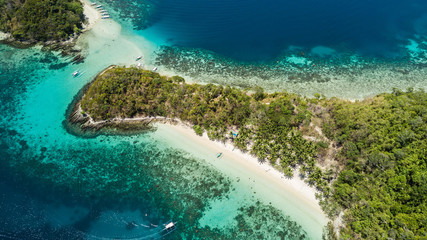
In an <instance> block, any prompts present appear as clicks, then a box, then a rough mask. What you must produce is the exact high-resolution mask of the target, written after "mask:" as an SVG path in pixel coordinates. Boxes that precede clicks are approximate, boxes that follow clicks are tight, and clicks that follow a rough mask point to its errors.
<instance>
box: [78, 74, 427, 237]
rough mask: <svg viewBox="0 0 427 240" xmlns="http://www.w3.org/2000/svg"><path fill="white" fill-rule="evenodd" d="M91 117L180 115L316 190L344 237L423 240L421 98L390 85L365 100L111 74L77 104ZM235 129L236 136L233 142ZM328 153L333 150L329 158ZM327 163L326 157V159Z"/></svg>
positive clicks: (426, 184)
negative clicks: (297, 176) (338, 219)
mask: <svg viewBox="0 0 427 240" xmlns="http://www.w3.org/2000/svg"><path fill="white" fill-rule="evenodd" d="M81 107H82V109H83V111H84V114H89V115H90V116H91V117H92V118H93V119H94V120H97V121H99V120H106V119H113V118H125V117H136V116H139V117H141V116H165V117H170V118H179V119H181V120H183V121H186V122H189V123H191V124H193V125H194V130H195V132H196V133H197V134H202V133H203V132H204V131H206V132H207V134H208V136H209V138H211V139H217V140H225V139H233V144H234V145H235V146H236V147H238V148H240V149H241V150H243V151H248V152H250V153H251V154H253V155H255V156H257V157H258V158H259V159H260V160H261V161H269V162H270V163H271V164H273V165H274V166H275V167H278V168H279V169H281V170H282V171H283V172H284V173H285V174H286V175H288V176H292V174H293V171H294V169H295V168H297V167H299V172H300V174H301V175H302V176H304V177H305V178H306V180H307V182H308V183H309V184H313V185H315V186H316V187H317V188H318V189H319V191H320V192H321V195H322V196H321V198H322V206H323V207H324V210H325V212H326V213H328V214H329V215H330V216H331V217H332V218H334V217H336V216H337V214H338V213H339V212H343V213H344V216H343V223H344V225H343V227H342V229H341V232H340V234H341V236H340V237H341V238H342V239H427V231H426V230H427V229H426V226H427V94H426V93H425V92H424V91H423V90H419V91H414V90H412V89H408V91H407V92H402V91H399V90H397V89H394V90H393V92H392V93H385V94H381V95H378V96H375V97H373V98H369V99H366V100H363V101H356V102H350V101H346V100H340V99H336V98H333V99H321V98H320V96H318V97H317V98H313V99H310V98H305V97H302V96H299V95H296V94H291V93H286V92H282V93H272V94H268V93H265V92H263V91H262V89H261V88H255V89H251V90H250V91H246V90H241V89H236V88H232V87H229V86H226V87H223V86H218V85H213V84H208V85H199V84H186V83H185V82H184V80H183V79H182V78H180V77H172V78H167V77H164V76H160V75H159V74H157V73H153V72H150V71H144V70H140V69H137V68H113V69H110V70H107V71H106V72H105V73H103V74H101V75H100V76H99V77H97V79H95V80H94V82H93V83H92V84H91V85H90V86H89V88H88V90H87V91H86V94H85V95H84V97H83V98H82V100H81ZM231 131H234V132H236V133H238V135H237V136H233V134H231ZM327 152H334V154H326V153H327ZM324 158H331V159H329V160H328V161H329V162H327V161H325V160H324Z"/></svg>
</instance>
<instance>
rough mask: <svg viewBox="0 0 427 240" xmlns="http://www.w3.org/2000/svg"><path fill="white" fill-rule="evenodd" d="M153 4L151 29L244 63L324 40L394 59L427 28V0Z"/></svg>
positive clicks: (166, 1)
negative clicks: (292, 47)
mask: <svg viewBox="0 0 427 240" xmlns="http://www.w3.org/2000/svg"><path fill="white" fill-rule="evenodd" d="M118 2H124V0H122V1H118ZM151 4H152V5H153V9H154V11H152V14H150V18H149V19H150V22H151V24H152V25H151V27H149V28H147V29H146V31H148V32H152V33H154V35H156V37H158V38H159V39H163V40H167V41H168V43H169V44H172V45H178V46H181V47H190V48H202V49H207V50H210V51H213V52H216V53H219V54H221V55H224V56H227V57H231V58H233V59H236V60H243V61H254V60H255V61H266V60H271V59H274V58H276V57H278V56H279V55H280V54H281V53H282V52H283V51H286V50H287V49H289V47H291V46H297V47H302V48H303V49H311V48H314V47H316V46H325V47H328V48H332V49H336V50H339V51H354V52H357V53H359V54H361V55H363V56H369V57H372V56H374V57H385V58H394V57H397V56H399V55H400V54H401V45H402V44H407V39H408V38H412V37H413V36H414V35H425V34H426V33H427V30H426V29H427V14H426V13H427V2H426V1H423V0H412V1H398V0H391V1H385V0H380V1H367V0H349V1H337V0H325V1H316V0H303V1H287V0H265V1H258V0H246V1H232V0H217V1H208V0H202V1H200V0H186V1H174V0H162V1H152V3H151ZM133 21H134V22H136V23H138V20H137V19H134V20H133ZM141 23H142V22H141ZM159 39H157V40H159Z"/></svg>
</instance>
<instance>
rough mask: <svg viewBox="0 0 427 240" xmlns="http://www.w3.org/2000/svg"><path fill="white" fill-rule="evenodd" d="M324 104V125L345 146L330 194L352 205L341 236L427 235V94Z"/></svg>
mask: <svg viewBox="0 0 427 240" xmlns="http://www.w3.org/2000/svg"><path fill="white" fill-rule="evenodd" d="M322 104H323V106H324V107H325V108H326V109H327V112H328V114H330V117H329V118H328V117H326V118H325V121H324V122H323V127H322V129H323V131H324V133H325V135H327V137H328V138H330V139H331V140H333V141H335V142H336V143H337V144H338V145H339V146H342V150H341V152H340V154H339V156H338V157H337V159H336V160H337V161H339V162H340V163H341V164H342V165H344V168H343V170H342V171H341V172H340V174H339V176H338V179H337V180H336V181H335V182H334V184H333V189H334V190H333V196H332V198H333V200H334V201H336V202H337V203H338V204H339V205H340V206H342V207H343V208H344V209H348V211H346V214H345V217H344V220H345V222H346V227H345V229H344V230H343V231H342V236H343V238H345V239H360V238H363V239H365V238H366V239H427V228H426V227H427V123H426V122H427V94H426V93H425V92H424V91H414V90H412V89H409V90H408V91H407V92H402V91H399V90H397V89H394V90H393V93H391V94H381V95H378V96H376V97H374V98H372V99H367V100H364V101H360V102H355V103H350V102H346V101H343V100H338V99H331V100H324V101H323V102H322Z"/></svg>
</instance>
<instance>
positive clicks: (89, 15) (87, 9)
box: [81, 0, 101, 31]
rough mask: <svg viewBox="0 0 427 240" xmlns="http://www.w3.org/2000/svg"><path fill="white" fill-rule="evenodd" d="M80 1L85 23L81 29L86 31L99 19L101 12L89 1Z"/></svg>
mask: <svg viewBox="0 0 427 240" xmlns="http://www.w3.org/2000/svg"><path fill="white" fill-rule="evenodd" d="M81 2H82V4H83V14H84V15H85V18H86V23H85V24H84V25H83V28H84V29H83V31H88V30H90V29H92V28H93V26H95V24H96V23H97V22H98V21H99V20H100V19H101V13H100V12H99V11H98V10H96V8H94V7H93V6H92V5H91V3H90V2H89V1H87V0H81Z"/></svg>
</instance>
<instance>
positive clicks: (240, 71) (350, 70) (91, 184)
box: [0, 1, 427, 239]
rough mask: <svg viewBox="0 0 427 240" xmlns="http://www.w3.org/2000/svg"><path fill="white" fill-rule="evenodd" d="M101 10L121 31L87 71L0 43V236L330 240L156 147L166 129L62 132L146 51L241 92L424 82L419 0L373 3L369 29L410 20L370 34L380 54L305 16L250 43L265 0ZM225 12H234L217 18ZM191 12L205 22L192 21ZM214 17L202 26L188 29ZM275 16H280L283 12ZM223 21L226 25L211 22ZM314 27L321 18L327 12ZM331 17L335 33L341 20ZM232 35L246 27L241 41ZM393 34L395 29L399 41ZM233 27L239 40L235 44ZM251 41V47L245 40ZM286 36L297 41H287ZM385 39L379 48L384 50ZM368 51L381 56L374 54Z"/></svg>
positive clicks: (178, 153)
mask: <svg viewBox="0 0 427 240" xmlns="http://www.w3.org/2000/svg"><path fill="white" fill-rule="evenodd" d="M104 3H105V6H106V8H107V9H108V10H110V11H111V12H112V16H113V19H116V20H118V21H119V22H120V23H121V27H120V26H119V25H117V24H114V23H113V22H111V21H102V24H104V27H103V28H101V29H100V30H96V31H93V32H89V33H87V34H86V35H85V36H83V38H84V39H83V41H82V42H83V44H82V47H83V52H84V54H85V55H86V56H87V58H86V61H85V62H84V63H82V64H79V65H73V64H71V63H70V59H68V58H64V57H61V56H60V55H59V54H58V53H49V52H45V51H41V50H40V49H38V48H31V49H24V50H19V49H13V48H10V47H8V46H4V45H0V87H1V88H2V91H0V103H1V104H0V160H1V161H0V164H1V168H0V169H1V170H0V171H1V174H0V215H1V217H0V238H5V239H100V238H102V239H110V238H123V239H158V238H162V236H161V226H162V224H163V223H165V222H167V221H168V220H170V219H172V220H174V221H178V229H177V231H175V232H174V233H173V234H171V235H168V236H167V237H165V238H167V239H202V238H204V237H205V238H207V239H244V238H246V239H254V238H257V237H261V238H265V239H279V238H283V239H304V238H309V239H310V238H311V239H318V238H319V237H320V236H319V235H320V234H319V233H317V234H315V233H313V231H311V229H307V228H306V229H304V228H302V227H301V225H303V223H298V222H295V221H294V219H296V217H295V216H292V215H291V216H288V214H287V213H286V212H283V211H280V210H278V209H277V208H275V207H274V206H271V205H270V204H268V203H265V202H263V201H262V200H260V199H258V197H257V195H256V194H252V192H251V191H250V190H249V189H247V187H245V186H242V185H241V183H239V182H238V181H237V180H236V179H234V178H230V177H229V176H227V175H225V174H223V173H221V172H219V171H218V170H216V169H215V168H213V167H212V165H210V164H208V163H207V162H206V161H204V160H203V159H199V158H195V157H194V156H192V155H189V154H188V153H186V152H184V151H182V150H180V149H176V148H175V147H174V146H173V145H171V144H168V142H159V141H157V140H155V139H156V138H155V137H153V134H156V133H152V132H147V133H141V134H139V135H135V136H97V137H95V138H84V136H74V135H71V134H69V133H68V132H67V130H66V129H65V127H64V124H63V121H64V119H65V113H66V110H67V107H68V105H69V104H70V103H71V101H72V100H73V97H74V96H75V94H76V93H77V92H78V91H79V90H80V89H81V88H82V87H83V86H84V85H85V84H86V83H87V82H88V81H89V80H90V79H91V78H92V77H93V76H94V75H95V74H96V73H97V72H99V71H100V70H102V69H103V68H105V67H107V66H108V65H110V64H129V63H130V62H132V61H133V59H134V58H135V57H136V56H138V55H141V54H143V55H144V64H146V65H145V66H146V67H149V68H151V67H153V66H158V67H159V70H160V72H162V73H168V74H169V73H180V74H182V75H185V76H186V77H188V78H189V79H190V80H193V81H202V82H215V83H222V84H233V85H239V86H243V87H246V86H252V85H255V84H256V85H261V86H263V87H265V88H266V89H268V90H280V89H288V90H291V91H294V92H298V93H303V94H307V95H310V94H313V93H314V92H321V93H324V94H325V95H328V96H344V97H350V98H358V97H363V96H367V95H372V94H375V93H378V92H383V91H389V90H390V89H391V87H393V86H397V87H402V88H406V87H411V86H412V87H423V86H424V87H425V86H426V85H427V84H426V82H425V81H426V78H425V76H426V73H425V64H426V63H427V61H426V52H427V51H426V49H427V47H426V38H425V27H424V26H426V22H427V20H426V19H427V18H425V16H424V15H423V13H424V12H425V11H423V9H425V4H424V3H423V2H421V1H414V2H413V3H411V4H404V3H400V4H397V5H393V4H389V7H387V8H384V9H382V10H381V11H379V10H378V6H380V4H384V3H381V2H379V3H377V4H378V5H376V6H375V8H374V9H377V12H376V14H377V15H375V16H369V18H367V21H368V20H369V21H371V22H372V19H373V18H374V17H383V16H394V15H393V14H392V13H395V12H396V11H397V10H399V9H403V10H402V11H400V13H399V14H397V15H396V16H395V17H390V18H386V19H385V20H387V21H385V20H384V21H380V22H379V25H378V26H372V27H371V28H370V29H371V32H373V31H375V29H383V28H384V27H385V26H387V27H388V28H387V30H384V31H380V32H379V33H378V34H373V36H371V38H369V39H368V40H370V41H368V42H369V43H371V44H369V43H364V39H365V38H363V34H362V33H361V32H358V33H353V32H352V33H351V34H349V33H348V32H347V35H346V31H347V30H345V29H341V31H339V33H341V35H343V36H344V38H343V39H344V40H345V39H347V40H348V41H349V42H348V43H347V44H340V43H339V42H338V41H337V39H336V35H331V36H329V35H325V34H324V35H322V34H320V33H319V32H317V33H316V32H313V31H310V30H307V28H308V26H309V24H308V22H309V21H308V20H307V23H305V25H304V24H302V25H301V26H306V28H305V29H303V28H301V29H297V30H298V31H297V32H296V33H298V34H295V38H292V37H293V36H292V35H289V31H288V32H283V33H281V34H279V35H274V33H276V32H277V29H278V26H277V25H274V24H272V26H269V27H272V29H273V30H272V29H263V31H261V33H263V34H260V36H261V35H263V36H261V37H259V36H253V35H245V34H247V33H248V30H247V28H245V27H244V26H243V27H242V25H241V22H242V21H243V20H247V19H248V17H247V16H245V13H248V11H249V8H251V7H252V8H255V7H258V8H260V7H262V5H260V4H259V3H257V2H255V1H250V2H249V3H250V4H247V5H245V6H244V8H242V7H240V6H241V5H240V3H238V2H235V1H220V2H216V3H215V4H214V5H212V6H211V7H210V8H206V7H203V4H207V5H209V4H212V3H211V2H209V1H197V2H195V1H185V2H183V3H182V5H177V4H176V2H172V1H104ZM221 3H222V4H225V5H224V6H221ZM332 3H333V2H329V3H328V4H329V5H323V6H322V9H323V11H326V12H330V11H331V9H329V8H328V7H326V6H329V7H331V6H332V5H333V4H332ZM227 4H228V5H227ZM263 4H264V5H265V3H263ZM331 4H332V5H331ZM346 4H347V7H352V8H349V9H356V10H359V12H366V9H364V8H363V7H362V6H363V4H367V3H366V2H363V1H362V2H361V3H355V2H350V3H346ZM351 4H353V5H351ZM361 4H362V5H361ZM267 5H268V4H267ZM270 5H271V6H267V9H271V8H273V7H274V6H275V5H274V4H273V2H271V3H270ZM350 5H351V6H350ZM225 6H228V7H227V8H226V10H227V11H224V12H220V11H219V10H221V9H222V8H224V7H225ZM293 7H295V8H297V7H298V6H293ZM403 7H404V8H403ZM214 9H216V11H211V10H214ZM277 9H279V10H280V9H281V8H277ZM291 9H292V8H291ZM413 9H417V10H416V11H412V10H413ZM195 10H199V15H197V14H195V15H194V16H193V15H192V14H193V13H194V11H195ZM260 10H262V9H260ZM282 10H283V9H282ZM233 11H235V12H238V13H239V17H238V18H236V19H237V20H239V22H230V21H234V19H233V18H231V16H232V15H230V13H232V12H233ZM304 11H308V12H310V11H313V9H312V7H309V8H308V9H305V10H304ZM393 11H394V12H393ZM168 12H171V13H172V14H170V15H168V14H166V13H168ZM249 12H250V11H249ZM332 12H333V11H332ZM214 13H216V14H217V15H215V14H214ZM206 14H207V15H208V17H207V18H206V22H203V21H200V22H195V21H192V20H191V17H197V16H198V17H199V18H201V16H200V15H203V16H204V15H206ZM275 14H276V15H272V17H274V16H276V17H278V16H279V15H281V12H280V11H278V12H275ZM411 14H412V15H411ZM356 15H357V14H356ZM409 15H410V16H409ZM218 16H221V21H218V22H216V21H213V20H216V19H217V18H218ZM313 17H314V18H318V19H322V18H321V17H322V16H321V15H319V14H318V13H316V14H314V15H313ZM337 17H339V16H337ZM278 18H279V19H281V18H280V17H278ZM342 18H343V17H342V16H341V18H338V19H342ZM242 19H243V20H242ZM253 19H254V20H253V21H252V20H251V21H247V22H244V21H243V22H244V23H245V24H254V21H255V20H260V21H261V20H263V22H260V26H261V27H262V26H265V24H267V23H268V21H270V20H271V19H269V18H261V19H259V18H255V17H254V18H253ZM358 19H360V17H357V16H354V17H352V18H349V19H348V20H346V23H347V24H350V23H353V24H354V23H355V21H356V20H358ZM401 19H404V20H403V21H400V20H401ZM237 20H236V21H237ZM293 20H295V21H296V22H294V25H296V24H299V23H301V20H302V19H301V16H297V17H294V18H293ZM297 20H298V21H297ZM325 21H326V22H327V23H330V24H329V25H327V26H328V27H330V28H332V29H334V28H335V29H339V26H341V25H340V24H344V23H340V22H338V23H340V24H338V25H333V24H332V23H334V22H330V21H327V19H326V20H325ZM352 21H353V22H352ZM188 22H195V24H188ZM279 22H280V21H279ZM335 22H337V21H335ZM176 23H178V25H176ZM186 23H187V24H186ZM215 23H216V24H217V25H216V26H212V25H211V26H210V27H206V26H207V25H203V24H215ZM255 23H256V21H255ZM368 23H369V22H368ZM387 23H391V24H387ZM174 24H175V25H174ZM220 24H222V25H223V27H222V28H221V25H220ZM360 24H362V23H359V25H357V26H359V28H358V27H356V26H354V27H353V28H352V29H350V30H349V31H354V30H360V29H362V30H363V26H366V23H365V25H363V24H362V25H360ZM186 26H187V27H186ZM236 26H238V28H237V30H238V31H233V29H234V30H235V29H236V28H235V27H236ZM347 26H348V25H347ZM360 26H361V28H360ZM246 27H247V26H246ZM250 27H251V26H250ZM255 27H256V25H253V26H252V27H251V28H250V29H256V28H255ZM258 27H259V26H258ZM120 28H121V29H120ZM393 28H396V29H397V30H398V31H391V30H393ZM105 29H107V30H105ZM390 29H391V30H390ZM320 30H322V29H320ZM362 30H360V31H362ZM230 31H231V32H232V33H234V34H235V35H230V34H226V33H230ZM322 31H323V32H325V31H326V30H325V29H323V30H322ZM390 31H391V32H394V33H397V32H398V33H399V34H397V35H393V36H392V37H391V40H390V39H389V37H387V36H382V35H381V34H384V33H389V32H390ZM305 32H306V33H308V34H309V36H316V37H313V38H311V37H309V38H310V39H309V40H306V41H307V42H302V43H301V42H298V41H297V40H298V38H300V39H302V40H304V39H306V37H304V36H306V35H304V34H303V33H305ZM334 32H335V31H334ZM375 33H376V32H375ZM242 35H245V36H248V39H253V41H252V42H251V41H249V42H245V43H243V44H242V41H241V40H242V39H241V38H242ZM267 35H268V36H269V37H271V39H270V40H268V41H267V40H266V39H265V38H264V37H265V36H267ZM353 35H357V37H356V39H353V37H352V36H353ZM99 36H102V38H100V37H99ZM249 36H250V37H249ZM388 36H390V35H388ZM231 37H235V39H238V41H236V40H234V41H233V39H232V38H231ZM285 37H286V39H288V37H289V38H290V40H289V39H288V40H287V42H286V41H285V42H282V40H283V39H284V38H285ZM94 39H96V41H94ZM328 39H329V41H328ZM264 40H266V41H264ZM291 40H292V41H291ZM277 42H280V44H275V43H277ZM383 42H384V43H385V44H384V45H382V43H383ZM344 43H345V41H344ZM378 43H381V44H380V45H381V48H379V49H377V48H376V47H375V46H378ZM291 45H292V46H291ZM221 46H222V47H223V48H221ZM254 46H255V47H254ZM372 47H373V48H374V49H375V50H378V51H376V52H375V51H374V52H369V49H370V48H372ZM248 48H250V49H254V51H248V50H247V49H248ZM129 59H131V61H129ZM76 69H80V70H81V71H83V72H84V74H83V75H82V76H81V77H78V78H73V77H72V76H71V73H72V72H73V71H75V70H76ZM226 210H227V211H226ZM317 228H319V226H316V229H317Z"/></svg>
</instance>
